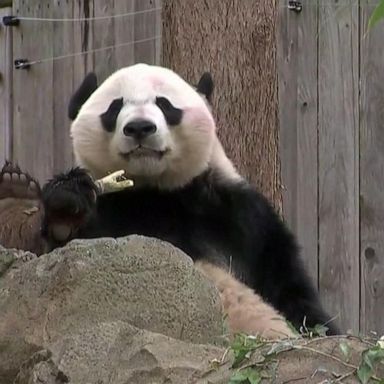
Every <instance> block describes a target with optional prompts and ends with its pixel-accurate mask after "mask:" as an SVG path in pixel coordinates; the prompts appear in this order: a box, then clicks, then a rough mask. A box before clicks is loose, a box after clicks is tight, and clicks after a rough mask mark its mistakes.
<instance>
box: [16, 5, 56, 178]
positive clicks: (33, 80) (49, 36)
mask: <svg viewBox="0 0 384 384" xmlns="http://www.w3.org/2000/svg"><path fill="white" fill-rule="evenodd" d="M51 3H52V2H51V1H50V0H44V1H34V2H30V1H28V2H27V1H22V0H15V1H14V2H13V14H14V15H23V16H26V15H28V16H31V17H51V16H52V7H51ZM13 37H14V38H13V50H14V58H23V59H29V60H38V59H43V58H44V59H45V58H50V57H52V56H53V24H52V23H45V22H23V23H20V26H19V27H17V28H15V29H14V30H13ZM13 89H14V127H13V133H14V134H13V160H14V161H16V162H18V163H19V164H20V166H21V167H22V168H23V169H25V170H27V171H28V172H30V173H32V174H33V175H34V176H35V177H36V178H37V179H38V180H39V181H40V182H44V181H45V180H47V178H48V177H50V176H51V174H52V169H53V163H54V160H53V159H54V139H53V136H54V129H53V123H54V121H53V63H52V61H48V62H45V63H43V64H40V65H35V66H32V67H31V68H30V69H29V70H15V71H14V78H13Z"/></svg>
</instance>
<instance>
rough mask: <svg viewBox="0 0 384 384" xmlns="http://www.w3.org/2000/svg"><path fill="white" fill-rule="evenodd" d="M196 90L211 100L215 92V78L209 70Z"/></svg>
mask: <svg viewBox="0 0 384 384" xmlns="http://www.w3.org/2000/svg"><path fill="white" fill-rule="evenodd" d="M196 91H197V92H199V93H201V94H202V95H204V96H205V98H206V99H207V100H208V101H209V102H210V101H211V96H212V93H213V79H212V76H211V74H210V73H209V72H205V73H203V75H202V76H201V78H200V80H199V83H198V84H197V87H196Z"/></svg>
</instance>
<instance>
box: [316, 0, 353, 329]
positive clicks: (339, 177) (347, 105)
mask: <svg viewBox="0 0 384 384" xmlns="http://www.w3.org/2000/svg"><path fill="white" fill-rule="evenodd" d="M351 3H352V2H351ZM358 44H359V36H358V7H352V6H350V7H346V6H345V5H344V4H340V5H338V4H337V3H334V4H333V5H332V4H331V3H327V4H324V5H320V6H319V80H318V81H319V275H320V276H319V285H320V292H321V293H322V296H323V298H324V301H325V306H326V308H327V309H328V311H329V312H330V314H331V315H339V318H338V322H339V324H340V325H341V328H342V329H343V330H347V329H352V330H353V331H355V332H357V331H358V330H359V305H360V302H359V301H360V300H359V294H358V292H359V199H358V190H359V169H358V158H359V152H358V140H359V108H358V94H359V89H358V81H359V79H358V68H359V61H358V60H359V58H358V53H359V45H358Z"/></svg>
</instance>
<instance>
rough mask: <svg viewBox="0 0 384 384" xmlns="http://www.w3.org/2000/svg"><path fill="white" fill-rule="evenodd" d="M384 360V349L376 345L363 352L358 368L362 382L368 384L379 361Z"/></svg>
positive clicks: (358, 374)
mask: <svg viewBox="0 0 384 384" xmlns="http://www.w3.org/2000/svg"><path fill="white" fill-rule="evenodd" d="M383 361H384V349H382V348H380V346H375V347H372V348H370V349H367V350H365V351H364V352H363V359H362V362H361V364H360V366H359V368H358V370H357V376H358V378H359V379H360V382H361V383H362V384H367V383H368V382H369V379H370V378H371V377H372V375H373V374H374V369H375V366H376V365H377V363H380V362H383Z"/></svg>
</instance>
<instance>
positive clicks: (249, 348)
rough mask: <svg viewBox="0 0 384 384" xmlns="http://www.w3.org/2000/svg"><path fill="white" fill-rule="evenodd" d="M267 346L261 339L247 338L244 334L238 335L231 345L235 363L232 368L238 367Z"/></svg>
mask: <svg viewBox="0 0 384 384" xmlns="http://www.w3.org/2000/svg"><path fill="white" fill-rule="evenodd" d="M263 345H265V343H264V342H262V341H260V340H259V339H257V338H255V337H252V336H247V335H244V334H237V335H236V336H235V339H234V341H233V343H232V344H231V349H232V351H233V356H234V362H233V364H232V367H233V368H235V367H238V366H239V364H241V363H242V362H243V361H244V360H245V359H249V358H250V356H251V355H252V352H253V351H255V350H256V349H258V348H260V347H262V346H263Z"/></svg>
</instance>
